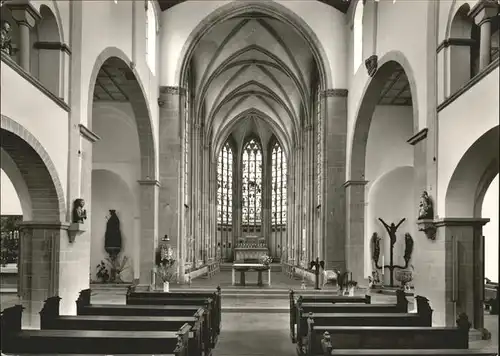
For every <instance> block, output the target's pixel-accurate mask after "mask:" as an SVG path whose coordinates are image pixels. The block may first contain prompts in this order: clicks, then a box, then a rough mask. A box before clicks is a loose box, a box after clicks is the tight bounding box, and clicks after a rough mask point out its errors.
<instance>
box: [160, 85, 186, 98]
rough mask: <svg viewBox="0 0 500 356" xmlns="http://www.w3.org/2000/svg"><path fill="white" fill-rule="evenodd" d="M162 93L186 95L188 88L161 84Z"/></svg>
mask: <svg viewBox="0 0 500 356" xmlns="http://www.w3.org/2000/svg"><path fill="white" fill-rule="evenodd" d="M161 95H180V96H184V95H186V88H183V87H176V86H160V96H161Z"/></svg>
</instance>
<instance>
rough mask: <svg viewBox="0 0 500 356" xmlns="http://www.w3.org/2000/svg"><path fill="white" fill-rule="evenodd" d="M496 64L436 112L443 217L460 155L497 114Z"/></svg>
mask: <svg viewBox="0 0 500 356" xmlns="http://www.w3.org/2000/svg"><path fill="white" fill-rule="evenodd" d="M498 76H499V69H498V67H497V68H496V69H495V70H494V71H493V72H491V73H490V74H488V76H487V77H485V78H483V79H482V80H481V81H480V82H479V83H477V84H476V85H474V86H473V87H472V88H470V89H469V90H468V91H467V92H465V93H464V94H462V95H461V96H460V97H459V98H458V99H456V100H455V101H454V102H453V103H451V104H450V105H449V106H447V107H446V108H444V109H443V110H442V111H440V112H439V115H438V123H439V144H438V146H439V149H438V169H437V170H438V187H437V198H436V200H437V201H436V204H437V215H438V216H440V217H445V216H446V212H445V197H446V191H447V189H448V185H449V182H450V179H451V177H452V174H453V172H454V171H455V169H456V167H457V165H458V163H459V162H460V160H461V158H462V157H463V155H464V154H465V152H467V150H468V149H469V147H471V146H472V145H473V144H474V142H476V141H477V140H478V139H479V138H480V137H481V136H482V135H484V134H485V133H486V132H487V131H489V130H490V129H492V128H493V127H495V126H498V117H499V102H498V97H499V95H500V92H499V88H498V87H499V79H498Z"/></svg>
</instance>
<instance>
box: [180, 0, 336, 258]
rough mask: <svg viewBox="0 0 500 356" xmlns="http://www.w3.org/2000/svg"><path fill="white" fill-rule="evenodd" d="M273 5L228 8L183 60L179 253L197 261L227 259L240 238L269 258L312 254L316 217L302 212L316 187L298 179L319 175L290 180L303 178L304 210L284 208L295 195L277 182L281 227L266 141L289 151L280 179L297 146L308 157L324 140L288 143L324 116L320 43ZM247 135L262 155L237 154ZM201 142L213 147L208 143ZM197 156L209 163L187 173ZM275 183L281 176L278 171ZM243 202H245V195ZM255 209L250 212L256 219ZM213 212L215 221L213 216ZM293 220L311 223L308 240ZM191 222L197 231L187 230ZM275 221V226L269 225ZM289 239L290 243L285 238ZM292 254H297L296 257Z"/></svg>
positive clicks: (302, 224)
mask: <svg viewBox="0 0 500 356" xmlns="http://www.w3.org/2000/svg"><path fill="white" fill-rule="evenodd" d="M272 6H274V5H272ZM272 6H271V5H269V6H268V5H255V4H252V6H246V7H245V11H243V10H241V11H237V10H234V9H232V10H231V11H229V12H228V15H227V16H224V15H223V16H221V18H220V19H218V21H216V22H215V24H211V25H210V26H208V25H207V27H206V28H205V31H203V32H202V33H203V34H202V35H201V34H200V35H199V37H197V38H196V41H195V42H194V44H193V46H192V47H190V48H189V49H188V50H187V57H186V58H184V59H183V66H182V72H181V73H180V78H181V79H180V80H181V86H182V87H183V88H185V89H186V99H185V105H183V107H185V108H186V111H185V115H184V119H185V120H184V121H183V126H184V127H183V130H182V132H183V135H184V142H183V145H184V147H183V151H184V153H185V154H186V155H187V158H186V159H185V161H184V167H183V168H182V172H183V179H182V180H183V182H182V183H183V184H182V185H183V187H184V191H185V193H186V194H184V197H183V202H184V206H185V214H184V220H185V221H184V222H183V223H182V225H183V226H184V231H183V232H182V233H181V235H182V238H183V239H185V240H186V241H188V242H189V243H188V244H187V250H188V251H187V252H186V256H185V258H187V261H186V262H187V263H189V264H194V265H195V266H196V267H198V266H199V264H200V263H202V262H203V261H205V260H206V258H207V257H208V259H210V258H218V257H223V259H224V260H227V261H233V260H234V259H237V257H236V254H235V248H237V246H238V245H239V244H246V239H247V238H249V239H251V240H252V241H255V242H256V245H259V244H262V245H264V248H267V253H268V254H270V255H272V257H273V258H275V259H279V258H280V257H281V256H282V250H283V248H285V246H286V247H287V248H289V249H290V251H289V254H288V256H289V258H290V259H294V263H298V261H299V259H300V260H304V261H305V260H306V259H308V258H309V255H308V254H309V253H310V251H309V246H310V245H311V243H310V241H308V240H311V239H312V237H313V236H314V231H313V228H312V225H315V226H317V225H319V224H312V223H309V221H312V219H310V217H309V214H314V213H315V210H314V209H313V208H312V203H309V200H311V201H312V199H310V197H312V196H313V195H315V194H316V188H315V185H313V184H311V182H308V183H306V182H305V180H309V179H311V180H314V179H316V178H312V177H313V176H314V175H313V172H311V174H302V172H301V174H299V175H298V177H297V179H296V180H295V181H296V182H297V183H296V184H301V186H302V187H304V189H301V192H303V194H299V195H300V197H299V196H297V201H299V200H300V201H301V202H304V204H306V203H305V202H306V201H307V202H308V203H307V204H309V205H311V209H304V210H302V211H301V212H300V214H299V212H298V210H297V211H295V210H294V211H290V210H289V209H290V207H292V209H299V208H298V206H299V204H298V203H296V204H294V203H293V202H290V199H289V194H288V192H289V191H287V190H283V191H281V190H280V193H279V197H280V202H283V204H281V203H280V205H279V208H280V211H279V213H280V216H286V218H282V219H281V220H280V221H285V220H286V222H283V224H281V223H280V226H279V227H278V226H277V225H276V223H273V221H275V220H273V219H272V216H274V215H273V214H276V215H277V214H278V212H277V209H278V207H277V205H276V204H275V205H274V207H273V205H272V196H274V198H275V200H276V199H277V196H276V195H273V183H272V182H273V174H272V162H273V159H272V150H273V148H272V147H270V144H271V143H270V142H271V139H273V137H274V140H275V141H273V142H275V143H276V142H278V143H279V145H280V149H281V151H280V152H281V153H282V154H283V157H286V160H283V161H280V162H286V163H284V164H285V165H286V167H285V168H284V171H286V172H287V175H286V180H287V181H286V182H284V183H283V184H282V186H286V184H288V183H289V181H288V179H289V177H291V176H293V175H295V174H296V172H295V171H292V170H290V169H288V168H289V167H288V165H289V162H290V161H292V160H294V159H299V155H300V156H301V157H302V154H304V155H308V156H309V157H315V155H314V153H313V152H315V151H316V149H320V150H322V149H323V148H322V144H318V145H316V140H315V139H314V140H313V139H312V137H310V138H309V141H308V142H307V145H308V147H307V149H306V150H307V151H306V152H304V153H303V152H300V153H299V151H298V150H297V151H293V147H294V146H295V145H302V144H306V143H305V142H303V140H304V137H303V134H302V131H303V130H304V128H306V127H308V128H309V129H313V130H315V129H316V127H317V125H316V122H317V118H318V117H319V116H321V115H320V112H319V110H321V108H319V107H318V105H317V103H316V101H319V100H320V95H319V93H320V91H321V90H324V88H325V86H326V75H325V73H326V72H325V71H324V65H323V63H319V62H318V50H317V49H314V48H313V47H314V45H313V44H312V43H311V42H310V40H309V39H308V38H306V36H305V35H304V33H305V30H304V29H299V28H298V27H297V26H294V25H292V22H293V21H289V20H286V19H285V17H286V16H283V15H282V14H277V13H275V12H271V11H266V10H265V9H266V8H267V7H272ZM229 13H230V14H232V15H229ZM233 13H234V14H233ZM202 27H203V26H202ZM198 132H199V133H200V135H201V136H202V137H203V140H204V145H205V149H204V147H203V146H202V145H200V144H199V142H197V141H196V140H193V139H191V138H192V137H196V135H197V134H198ZM192 134H194V135H195V136H192ZM322 134H323V132H321V135H322ZM321 135H319V136H321ZM228 137H230V139H229V140H228ZM250 137H254V138H255V139H256V140H257V141H258V142H259V143H258V146H259V147H260V148H259V150H260V151H259V152H260V156H259V162H256V161H252V162H250V161H249V160H245V159H244V153H245V147H246V146H245V145H246V144H247V143H248V142H249V141H248V140H249V139H250ZM257 141H256V142H257ZM227 142H230V143H231V145H232V146H231V149H232V152H231V153H232V157H233V162H234V164H233V165H232V167H231V169H232V171H231V175H228V174H227V171H225V168H224V167H227V166H228V165H229V162H226V161H224V154H225V153H224V152H226V151H227V150H226V144H227ZM321 142H322V141H321ZM207 146H209V147H210V150H209V151H208V152H206V148H207ZM281 153H280V157H281V156H282V155H281ZM227 154H228V153H227V152H226V156H227ZM252 154H253V153H252ZM227 157H228V156H227ZM234 157H235V158H234ZM245 157H246V156H245ZM252 157H253V156H252ZM247 161H248V162H247ZM219 162H225V164H219ZM200 164H202V167H208V169H207V168H202V169H207V170H206V172H207V174H201V175H198V174H192V173H193V172H197V171H198V167H199V165H200ZM245 164H248V167H253V168H252V169H254V168H255V169H256V167H258V170H259V172H257V171H256V170H255V171H252V172H250V171H248V172H247V171H245V170H244V169H243V165H245ZM282 166H283V164H281V163H280V167H282ZM280 169H281V168H280ZM287 169H288V170H287ZM257 173H258V174H259V175H260V177H261V178H260V179H261V181H260V185H259V186H253V183H254V180H253V178H249V177H250V176H252V175H253V176H255V177H256V176H257ZM280 173H282V172H281V170H280ZM245 174H247V175H248V179H249V181H251V182H250V183H248V182H247V183H248V184H251V185H252V190H251V191H250V189H249V187H248V184H246V185H245V184H243V183H242V181H243V180H244V175H245ZM277 174H278V173H277V172H275V175H277ZM229 176H230V177H229ZM253 176H252V177H253ZM228 179H232V182H233V183H234V185H233V186H231V190H232V198H229V194H228V192H226V191H224V192H222V191H221V189H222V188H220V187H221V186H226V187H227V182H226V181H227V180H228ZM275 180H276V179H275ZM279 182H280V184H281V182H282V179H281V178H280V181H279ZM299 182H300V183H299ZM254 188H255V189H254ZM258 191H259V192H258ZM257 192H258V193H257ZM283 195H285V197H282V196H283ZM254 198H255V199H256V200H254ZM228 200H230V201H231V204H229V203H228ZM250 201H251V203H252V204H253V205H252V206H251V207H250V205H248V204H246V202H250ZM207 203H209V204H210V209H207V211H203V209H202V207H203V206H204V205H205V204H207ZM255 204H257V205H255ZM247 205H248V206H247ZM228 209H231V211H230V212H228V211H227V210H228ZM252 214H257V215H258V218H257V216H254V215H252ZM228 216H230V217H231V219H230V220H228V218H227V217H228ZM214 218H215V220H217V221H218V222H219V223H216V224H213V223H212V222H211V221H210V220H211V219H214ZM294 220H296V221H294ZM250 221H253V222H257V221H258V223H259V224H257V225H256V224H253V223H250ZM275 222H276V221H275ZM292 224H294V225H295V226H294V228H295V229H297V231H298V230H299V229H300V231H302V230H303V228H304V227H305V225H306V224H310V225H311V226H309V225H308V229H307V234H308V236H307V240H303V239H302V238H301V239H299V238H296V237H295V235H294V236H293V237H292V230H291V228H290V227H291V226H293V225H292ZM200 226H201V227H200ZM197 229H199V230H198V233H193V232H196V231H197ZM278 230H279V234H275V232H277V231H278ZM277 236H280V237H279V238H278V237H277ZM301 236H302V235H301ZM294 238H295V239H296V242H293V241H292V240H293V239H294ZM197 239H198V240H197ZM193 240H194V241H193ZM278 240H279V242H278ZM299 240H300V241H299ZM297 244H300V247H299V246H295V247H293V250H294V252H293V253H292V245H297ZM207 248H208V251H205V250H206V249H207ZM295 254H297V255H298V254H300V258H297V257H296V256H295ZM188 256H189V257H188ZM249 259H253V260H255V259H258V258H249Z"/></svg>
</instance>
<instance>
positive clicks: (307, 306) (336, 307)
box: [290, 290, 408, 342]
mask: <svg viewBox="0 0 500 356" xmlns="http://www.w3.org/2000/svg"><path fill="white" fill-rule="evenodd" d="M344 298H345V297H344ZM370 301H371V300H370ZM290 306H292V305H290ZM294 307H295V308H294V310H293V311H292V310H290V338H291V339H292V342H296V336H295V327H296V325H297V316H298V315H299V310H300V311H301V312H302V313H307V314H309V313H314V314H316V313H363V314H367V313H407V312H408V300H407V299H406V295H405V293H404V291H402V290H398V291H396V304H351V303H332V302H329V303H325V302H309V303H303V302H302V298H300V297H299V298H298V299H297V302H296V303H294Z"/></svg>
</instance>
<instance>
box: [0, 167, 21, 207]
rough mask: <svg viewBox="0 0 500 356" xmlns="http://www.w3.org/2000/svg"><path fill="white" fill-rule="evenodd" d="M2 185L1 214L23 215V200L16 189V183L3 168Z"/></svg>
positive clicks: (0, 181) (0, 182)
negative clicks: (21, 200)
mask: <svg viewBox="0 0 500 356" xmlns="http://www.w3.org/2000/svg"><path fill="white" fill-rule="evenodd" d="M0 185H1V194H2V203H1V204H0V215H23V211H22V209H21V202H20V200H19V197H18V196H17V193H16V190H15V189H14V185H13V184H12V182H11V181H10V179H9V177H8V176H7V174H6V173H5V172H4V171H3V169H2V170H1V176H0Z"/></svg>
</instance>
